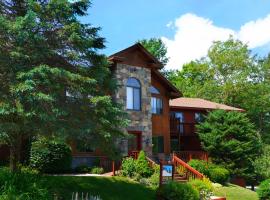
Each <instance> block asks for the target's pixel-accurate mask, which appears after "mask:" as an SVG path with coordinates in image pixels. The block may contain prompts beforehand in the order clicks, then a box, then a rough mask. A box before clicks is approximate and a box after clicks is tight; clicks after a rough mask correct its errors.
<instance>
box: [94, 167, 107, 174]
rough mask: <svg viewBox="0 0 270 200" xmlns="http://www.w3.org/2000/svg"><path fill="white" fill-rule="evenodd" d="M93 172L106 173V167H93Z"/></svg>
mask: <svg viewBox="0 0 270 200" xmlns="http://www.w3.org/2000/svg"><path fill="white" fill-rule="evenodd" d="M91 173H92V174H103V173H104V169H103V168H102V167H93V168H92V169H91Z"/></svg>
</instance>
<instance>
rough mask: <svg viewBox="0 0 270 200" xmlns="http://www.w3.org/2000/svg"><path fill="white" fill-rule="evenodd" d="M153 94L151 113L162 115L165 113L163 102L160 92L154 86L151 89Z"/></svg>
mask: <svg viewBox="0 0 270 200" xmlns="http://www.w3.org/2000/svg"><path fill="white" fill-rule="evenodd" d="M150 92H151V95H152V97H151V112H152V113H153V114H162V111H163V102H162V98H161V96H160V92H159V90H158V89H157V88H155V87H154V86H151V87H150Z"/></svg>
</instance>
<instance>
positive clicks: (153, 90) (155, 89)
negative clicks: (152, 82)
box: [150, 86, 160, 94]
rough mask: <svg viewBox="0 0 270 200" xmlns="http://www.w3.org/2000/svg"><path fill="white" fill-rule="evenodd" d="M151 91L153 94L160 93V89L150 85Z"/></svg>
mask: <svg viewBox="0 0 270 200" xmlns="http://www.w3.org/2000/svg"><path fill="white" fill-rule="evenodd" d="M150 92H151V94H160V92H159V90H158V89H157V88H155V87H154V86H151V87H150Z"/></svg>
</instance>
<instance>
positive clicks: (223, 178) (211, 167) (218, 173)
mask: <svg viewBox="0 0 270 200" xmlns="http://www.w3.org/2000/svg"><path fill="white" fill-rule="evenodd" d="M188 164H189V165H190V166H191V167H193V168H194V169H196V170H198V171H199V172H201V173H202V174H204V175H205V176H207V177H209V178H210V180H211V181H213V182H216V183H220V184H225V183H226V182H227V181H228V180H229V177H230V172H229V171H228V170H227V169H226V168H224V167H222V166H219V165H216V164H213V163H207V162H206V161H203V160H191V161H189V162H188Z"/></svg>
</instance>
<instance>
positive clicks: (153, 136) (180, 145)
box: [73, 44, 243, 165]
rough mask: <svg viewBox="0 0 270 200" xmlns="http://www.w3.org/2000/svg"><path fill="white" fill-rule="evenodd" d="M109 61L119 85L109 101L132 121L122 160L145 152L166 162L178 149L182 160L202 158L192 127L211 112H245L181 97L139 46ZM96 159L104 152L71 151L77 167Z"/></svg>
mask: <svg viewBox="0 0 270 200" xmlns="http://www.w3.org/2000/svg"><path fill="white" fill-rule="evenodd" d="M109 61H110V62H111V63H112V64H111V70H112V74H113V75H114V77H115V78H116V80H117V81H118V85H119V87H118V90H117V92H116V94H114V95H113V98H114V99H115V101H117V102H118V103H121V104H122V105H123V106H124V109H125V110H126V112H127V113H128V117H129V119H130V124H129V126H128V127H127V132H128V133H129V134H130V136H131V137H130V138H129V139H123V140H121V141H120V142H119V144H118V145H119V147H120V148H121V152H122V155H124V156H127V155H133V156H136V155H134V154H137V153H138V151H140V150H144V151H145V152H146V153H147V155H148V156H149V157H157V158H159V159H166V158H168V159H169V157H170V154H171V153H172V152H173V151H180V152H181V153H182V155H181V158H183V157H186V158H187V157H189V158H191V157H192V156H193V158H200V159H206V158H207V155H206V153H205V152H204V151H203V150H202V148H201V145H200V141H199V138H198V136H197V134H196V129H195V125H196V124H197V123H199V122H200V121H202V119H203V115H205V114H207V112H208V111H211V110H214V109H224V110H228V111H243V110H241V109H238V108H233V107H230V106H226V105H223V104H218V103H214V102H210V101H206V100H203V99H197V98H183V97H182V98H180V97H181V96H182V94H181V92H180V91H178V90H177V89H176V88H175V87H174V86H173V85H172V84H171V83H170V82H169V81H168V80H167V79H166V78H165V77H164V76H163V75H162V73H161V72H160V71H159V70H160V69H162V67H163V66H162V64H161V63H160V62H159V61H158V60H157V59H156V58H155V57H153V56H152V55H151V54H150V53H149V52H148V51H147V50H146V49H145V48H144V47H143V46H142V45H141V44H135V45H133V46H131V47H128V48H126V49H124V50H122V51H120V52H117V53H115V54H113V55H111V56H110V57H109ZM77 146H78V145H77ZM78 148H80V145H79V146H78ZM95 155H99V156H100V155H102V154H101V152H100V151H99V150H94V151H93V150H90V151H89V152H83V151H78V149H76V148H73V156H74V161H76V162H75V163H76V164H75V165H77V164H79V163H81V162H86V161H87V163H90V160H87V159H92V156H95ZM184 160H188V159H184Z"/></svg>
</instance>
